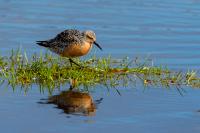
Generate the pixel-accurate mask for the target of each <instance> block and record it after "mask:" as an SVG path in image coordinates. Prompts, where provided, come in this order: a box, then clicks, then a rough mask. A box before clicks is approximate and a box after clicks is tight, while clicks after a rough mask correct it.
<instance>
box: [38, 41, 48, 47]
mask: <svg viewBox="0 0 200 133" xmlns="http://www.w3.org/2000/svg"><path fill="white" fill-rule="evenodd" d="M36 44H38V45H40V46H43V47H49V45H48V42H47V41H36Z"/></svg>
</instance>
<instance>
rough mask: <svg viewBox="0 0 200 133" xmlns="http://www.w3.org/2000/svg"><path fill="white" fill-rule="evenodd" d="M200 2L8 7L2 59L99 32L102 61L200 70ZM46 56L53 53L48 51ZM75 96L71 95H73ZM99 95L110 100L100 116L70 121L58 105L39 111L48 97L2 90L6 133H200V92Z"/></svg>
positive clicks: (95, 0)
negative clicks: (57, 38)
mask: <svg viewBox="0 0 200 133" xmlns="http://www.w3.org/2000/svg"><path fill="white" fill-rule="evenodd" d="M199 24H200V1H199V0H168V1H163V0H129V1H121V0H115V1H112V0H109V1H106V0H85V1H84V2H83V1H82V0H73V1H71V0H70V1H66V0H60V1H59V2H58V1H56V0H42V1H41V0H40V1H39V0H34V1H26V0H20V1H17V0H0V46H1V49H0V53H1V55H8V54H9V53H10V51H11V49H16V48H19V47H20V46H21V47H22V49H24V50H26V51H27V52H28V53H29V54H30V55H31V54H32V53H34V52H40V51H41V48H40V47H38V46H37V45H35V41H36V40H44V39H48V38H51V37H53V36H54V35H55V34H57V33H59V32H61V31H62V30H64V29H68V28H77V29H80V30H85V29H92V30H94V31H95V32H96V34H97V41H98V43H99V44H101V45H102V47H103V48H104V51H103V52H100V51H98V50H96V54H97V55H98V56H107V55H112V56H113V57H115V58H122V57H124V56H129V58H134V57H140V58H143V57H150V58H152V59H153V61H154V64H155V65H166V66H168V67H169V68H170V69H173V70H182V71H187V70H188V69H195V70H198V69H199V65H200V59H199V58H200V52H199V51H200V25H199ZM44 51H45V50H44ZM66 88H67V87H66ZM184 89H185V91H186V93H184V96H180V94H179V93H178V92H177V90H176V89H175V88H171V89H168V90H167V89H165V88H147V89H144V88H143V87H141V86H138V87H136V88H131V87H128V88H120V92H121V94H122V96H119V95H118V94H117V93H116V91H110V92H107V91H106V89H105V88H102V87H100V86H99V87H97V88H96V90H95V91H93V92H91V95H92V96H93V99H94V100H96V99H99V98H103V101H102V103H101V104H100V105H99V107H98V110H97V111H96V115H95V116H91V117H85V116H76V115H66V114H64V113H63V111H62V110H60V109H57V108H55V107H56V106H55V105H48V104H38V102H39V101H40V99H41V98H47V96H48V93H45V94H40V93H39V91H38V88H37V87H36V86H33V87H32V88H31V89H30V90H29V91H28V94H27V95H25V94H24V92H23V91H22V90H21V89H20V88H17V89H16V91H15V92H13V91H12V89H11V88H9V87H8V88H7V87H6V86H1V89H0V104H1V107H0V118H1V120H0V132H4V133H13V132H20V133H23V132H29V133H35V132H37V133H58V132H59V133H64V132H86V131H87V132H102V131H104V132H119V133H121V132H148V133H150V132H152V133H155V132H159V133H167V132H173V133H175V132H182V133H188V132H193V133H195V132H196V133H199V132H200V127H199V123H200V113H199V112H197V111H198V110H199V109H200V102H199V101H200V97H199V95H200V90H197V89H191V88H184Z"/></svg>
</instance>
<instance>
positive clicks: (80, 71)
mask: <svg viewBox="0 0 200 133" xmlns="http://www.w3.org/2000/svg"><path fill="white" fill-rule="evenodd" d="M76 62H79V64H80V65H81V66H84V67H82V68H80V67H78V66H76V65H73V66H72V67H71V66H70V64H69V61H68V59H66V58H62V57H58V56H53V55H51V54H47V53H46V54H40V55H37V54H34V55H32V57H29V58H28V57H27V55H26V53H24V54H22V53H21V52H20V51H19V50H18V51H12V53H11V56H10V57H1V56H0V81H1V82H2V83H7V84H8V85H10V86H12V87H13V88H15V87H16V86H21V87H22V88H26V89H27V88H30V87H31V86H32V85H33V84H36V85H38V86H39V87H40V90H43V89H44V88H48V90H49V92H50V93H51V92H52V91H53V90H54V89H55V88H60V87H61V86H63V85H66V83H69V81H70V80H72V79H73V80H76V81H78V82H77V85H76V86H83V87H84V88H89V87H94V86H96V85H103V86H105V87H107V88H117V87H120V86H129V85H137V84H141V83H142V84H143V85H144V86H161V87H167V88H169V87H171V86H176V87H180V86H191V87H195V88H200V78H199V77H198V76H197V74H196V73H195V72H194V71H191V72H187V73H183V72H174V71H170V70H168V69H167V68H163V67H156V66H151V65H148V64H147V63H144V64H142V63H140V64H138V63H136V61H130V60H128V58H124V59H122V60H116V59H112V58H111V57H108V58H100V59H97V58H96V57H92V58H90V59H88V60H84V61H81V62H80V61H79V60H76ZM141 64H142V65H141Z"/></svg>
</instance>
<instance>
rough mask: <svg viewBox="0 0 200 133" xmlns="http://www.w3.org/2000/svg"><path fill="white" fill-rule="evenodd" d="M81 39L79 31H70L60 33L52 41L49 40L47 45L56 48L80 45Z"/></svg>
mask: <svg viewBox="0 0 200 133" xmlns="http://www.w3.org/2000/svg"><path fill="white" fill-rule="evenodd" d="M82 37H83V36H82V34H81V32H80V31H78V30H73V29H70V30H65V31H63V32H61V33H60V34H58V35H57V36H56V37H55V38H54V39H51V40H49V43H50V44H52V45H56V46H57V47H59V46H60V47H67V46H68V45H70V44H80V43H81V40H82ZM63 45H64V46H63Z"/></svg>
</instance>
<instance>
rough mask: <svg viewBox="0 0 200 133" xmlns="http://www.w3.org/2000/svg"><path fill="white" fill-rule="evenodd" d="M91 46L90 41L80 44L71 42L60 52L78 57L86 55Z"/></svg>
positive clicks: (67, 55) (65, 55)
mask: <svg viewBox="0 0 200 133" xmlns="http://www.w3.org/2000/svg"><path fill="white" fill-rule="evenodd" d="M91 47H92V44H90V43H84V44H82V45H80V44H71V45H70V46H68V47H66V48H65V49H64V51H63V53H62V56H64V57H79V56H83V55H86V54H87V53H88V52H89V51H90V49H91Z"/></svg>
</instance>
